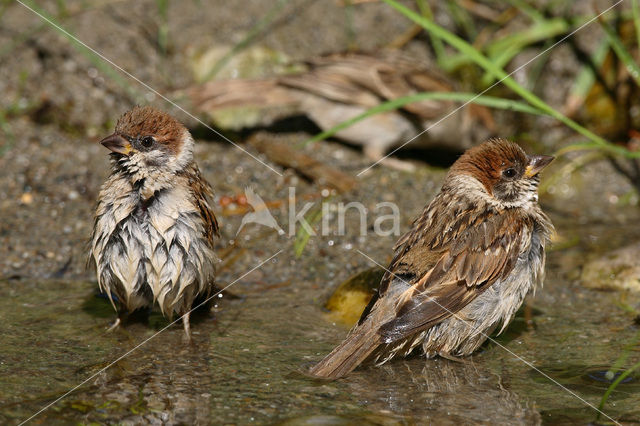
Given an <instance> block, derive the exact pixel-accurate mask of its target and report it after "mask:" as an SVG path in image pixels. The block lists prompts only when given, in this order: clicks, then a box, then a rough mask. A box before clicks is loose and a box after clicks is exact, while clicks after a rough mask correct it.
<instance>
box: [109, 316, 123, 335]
mask: <svg viewBox="0 0 640 426" xmlns="http://www.w3.org/2000/svg"><path fill="white" fill-rule="evenodd" d="M120 324H122V318H121V314H118V318H116V320H115V321H114V323H113V324H111V325H110V326H109V328H107V333H111V332H113V331H115V330H116V329H117V328H118V327H120Z"/></svg>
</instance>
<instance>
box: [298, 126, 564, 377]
mask: <svg viewBox="0 0 640 426" xmlns="http://www.w3.org/2000/svg"><path fill="white" fill-rule="evenodd" d="M552 160H553V157H551V156H546V155H530V156H527V155H526V154H525V152H524V151H523V150H522V148H520V147H519V146H518V145H517V144H515V143H513V142H510V141H507V140H505V139H490V140H488V141H486V142H484V143H482V144H480V145H478V146H476V147H473V148H471V149H469V150H467V151H466V152H465V153H464V154H463V155H462V156H461V157H460V158H458V160H457V161H456V162H455V163H454V164H453V166H452V167H451V169H450V170H449V172H448V173H447V175H446V177H445V179H444V183H443V185H442V189H441V190H440V192H439V193H438V195H437V196H436V197H435V198H434V199H433V201H432V202H431V203H430V204H429V205H427V207H426V208H425V209H424V211H423V212H422V214H421V215H420V216H419V217H418V218H417V219H416V220H415V221H414V222H413V225H412V228H411V230H410V231H409V232H408V233H406V234H405V235H404V236H402V237H401V238H400V239H399V240H398V242H397V243H396V244H395V246H394V252H395V253H394V257H393V259H392V261H391V263H390V265H389V267H388V268H387V269H386V272H385V274H384V275H383V277H382V279H381V281H380V285H379V287H378V292H377V294H375V295H374V297H373V298H372V299H371V301H370V302H369V304H368V306H367V307H366V308H365V310H364V312H363V313H362V316H361V317H360V320H359V322H358V324H357V325H356V326H355V327H354V328H353V329H352V330H351V331H350V333H349V335H348V336H347V338H346V340H345V341H344V342H342V343H341V344H340V345H339V346H338V347H336V348H335V349H334V350H333V351H332V352H331V353H330V354H329V355H327V356H326V357H325V358H324V359H323V360H322V361H320V362H319V363H318V364H316V365H315V366H313V367H312V368H311V369H310V373H311V374H312V375H313V376H317V377H323V378H331V379H335V378H339V377H342V376H344V375H346V374H347V373H349V372H351V371H352V370H353V369H355V368H356V367H357V366H358V365H359V364H361V363H362V362H363V361H372V362H373V363H375V364H383V363H385V362H387V361H389V360H390V359H392V358H394V357H396V356H407V355H408V354H409V353H411V352H412V351H413V350H414V349H415V348H416V347H418V346H421V349H422V352H424V354H425V355H426V357H427V358H432V357H435V356H438V355H439V356H441V357H444V358H450V359H458V358H457V357H464V356H467V355H470V354H471V353H473V352H474V351H475V350H476V349H478V347H480V345H482V343H483V342H484V341H485V340H486V339H487V337H488V336H489V335H490V334H491V333H492V332H493V331H494V330H495V329H496V328H497V327H498V325H499V324H500V323H501V324H502V327H501V329H500V332H502V331H503V330H504V329H505V328H506V326H507V325H508V324H509V322H510V321H511V319H512V318H513V316H514V314H515V312H516V311H517V310H518V308H519V307H520V305H521V304H522V302H523V299H524V297H525V296H526V294H527V293H528V292H529V291H530V290H533V289H535V287H536V286H537V285H541V284H542V281H543V278H544V263H545V251H544V249H545V244H546V243H547V241H548V239H549V236H550V233H551V232H552V230H553V226H552V224H551V222H550V220H549V219H548V217H547V216H546V215H545V214H544V212H543V211H542V209H541V208H540V206H539V205H538V193H537V188H538V183H539V182H540V178H539V172H540V171H541V170H542V169H543V168H544V167H545V166H546V165H548V164H549V163H550V162H551V161H552Z"/></svg>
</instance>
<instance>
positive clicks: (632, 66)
mask: <svg viewBox="0 0 640 426" xmlns="http://www.w3.org/2000/svg"><path fill="white" fill-rule="evenodd" d="M599 22H600V26H601V27H602V29H603V30H604V33H605V34H606V36H607V40H608V41H609V43H610V44H611V47H612V48H613V51H614V52H616V55H617V56H618V58H619V59H620V60H621V61H622V63H623V64H624V66H625V67H626V68H627V71H628V72H629V74H630V75H631V77H633V79H634V80H635V82H636V84H637V85H638V86H640V67H639V66H638V64H636V61H634V60H633V57H632V56H631V53H630V52H629V50H628V49H627V48H626V47H625V46H624V44H623V43H622V40H620V37H618V34H616V32H615V31H614V29H613V28H611V26H610V25H609V24H608V23H606V22H605V21H604V20H600V21H599Z"/></svg>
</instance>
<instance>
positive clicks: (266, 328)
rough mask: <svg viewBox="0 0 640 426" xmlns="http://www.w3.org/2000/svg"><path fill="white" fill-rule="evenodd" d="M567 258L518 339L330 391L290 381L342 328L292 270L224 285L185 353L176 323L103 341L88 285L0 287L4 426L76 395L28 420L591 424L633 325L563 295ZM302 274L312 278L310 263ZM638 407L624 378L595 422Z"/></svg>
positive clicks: (606, 305)
mask: <svg viewBox="0 0 640 426" xmlns="http://www.w3.org/2000/svg"><path fill="white" fill-rule="evenodd" d="M614 233H615V230H614ZM612 239H613V237H612ZM571 250H574V251H576V250H578V249H577V248H575V247H574V248H573V249H570V250H564V251H552V252H551V253H550V260H549V268H548V269H549V271H548V279H547V282H546V284H545V288H544V289H543V290H542V291H540V292H538V295H537V297H536V298H534V299H532V300H531V303H532V305H533V308H534V309H533V314H534V316H533V319H534V323H535V329H533V330H528V329H527V327H526V324H525V320H524V317H523V314H522V311H521V312H520V313H519V314H518V316H517V317H516V318H515V320H514V321H513V323H512V324H511V326H510V327H509V328H508V330H507V332H506V333H504V334H503V335H501V336H499V337H498V338H497V339H496V342H492V343H489V344H487V345H485V346H484V347H483V349H482V350H481V351H480V352H479V353H478V354H476V355H474V356H473V357H471V358H469V359H468V362H465V363H457V362H452V361H449V360H443V359H436V360H428V361H425V360H424V359H422V358H419V357H414V358H411V359H408V360H400V361H393V362H390V363H388V364H386V365H384V366H383V367H368V368H361V369H358V370H356V371H355V372H354V373H353V374H351V375H349V376H347V377H346V378H345V379H342V380H339V381H335V382H327V381H318V380H313V379H310V378H308V377H306V376H304V375H303V374H302V373H301V371H302V370H303V369H304V367H305V366H306V365H308V364H309V363H311V362H312V361H314V360H318V359H319V358H320V357H321V356H322V355H323V354H325V353H326V352H328V351H329V350H330V349H331V348H332V347H333V345H335V344H336V343H338V342H339V341H340V340H341V339H342V338H343V337H344V335H345V334H346V332H347V327H346V326H342V325H336V324H333V323H331V322H329V321H328V320H327V318H328V316H327V314H326V313H325V312H323V310H322V308H321V305H322V302H323V300H322V298H319V297H318V293H321V292H322V291H324V290H325V289H321V290H322V291H321V290H318V289H317V288H316V291H309V290H310V288H312V287H314V285H313V284H311V280H310V279H308V278H305V275H308V274H310V273H313V271H311V272H310V271H307V272H306V273H302V274H301V277H300V281H299V282H298V283H297V285H296V283H292V282H285V283H282V282H278V281H277V280H276V279H275V277H277V275H276V273H277V271H278V268H282V267H284V266H290V265H288V261H284V262H275V263H272V262H270V263H268V264H267V265H265V268H264V269H263V270H262V273H261V274H260V275H255V276H253V277H251V276H249V277H247V279H246V280H243V281H241V282H239V283H238V285H237V286H236V287H233V289H234V291H235V292H236V293H235V294H236V295H241V297H240V298H237V299H234V298H230V297H223V298H222V299H219V300H218V301H217V305H216V307H215V308H214V309H213V312H212V313H210V314H207V313H200V314H199V315H197V316H196V317H195V319H194V321H193V322H194V324H193V330H194V343H193V345H185V344H184V343H183V342H182V329H181V327H180V326H179V325H175V326H171V327H170V328H169V329H167V330H166V331H163V332H161V333H160V334H159V335H157V336H155V337H153V335H154V333H156V332H157V331H159V330H162V329H163V328H164V327H165V326H166V325H167V324H168V322H167V321H166V320H164V319H163V318H162V317H161V316H159V315H158V314H152V315H151V316H150V317H149V320H148V321H147V322H144V321H141V322H133V323H131V324H128V325H127V326H126V327H125V328H121V329H119V330H117V331H115V332H113V333H107V332H106V331H105V328H106V326H107V325H108V324H109V322H110V321H112V320H113V318H114V314H113V311H112V308H111V306H110V304H109V302H108V301H106V300H105V299H103V298H99V297H98V296H97V295H96V292H95V288H94V287H95V284H94V283H92V282H87V281H54V280H44V281H33V282H19V283H18V282H16V281H4V282H1V283H0V313H1V314H0V315H2V317H1V320H2V323H3V326H4V332H3V351H2V353H3V355H2V363H1V364H0V369H1V372H2V374H1V378H0V389H1V391H0V413H1V414H0V420H2V423H10V424H11V423H19V422H20V421H21V420H25V419H26V418H28V417H29V416H31V415H32V414H34V413H36V412H37V411H38V410H40V409H41V408H43V407H45V406H46V405H48V404H50V403H51V402H52V401H54V400H55V399H57V398H58V397H61V396H63V395H65V393H66V392H67V391H69V390H70V389H72V388H74V387H75V386H78V385H79V387H78V388H77V389H76V390H75V391H74V392H72V393H71V394H68V395H67V396H66V397H64V398H63V399H62V400H61V401H60V402H58V403H56V404H54V405H53V406H51V407H50V408H48V409H46V410H45V411H44V412H42V413H41V414H39V415H38V416H37V417H36V418H35V421H37V422H42V423H46V424H51V423H54V424H55V423H68V422H82V423H89V422H100V423H114V422H119V423H125V424H137V423H140V422H166V423H171V424H175V423H200V424H203V423H226V424H244V423H258V424H262V423H284V424H353V423H359V424H385V425H386V424H416V423H417V424H423V423H426V422H434V423H438V424H475V423H484V422H487V419H491V423H493V424H537V423H541V422H542V423H549V424H551V423H553V424H557V423H576V422H578V423H587V422H590V421H594V420H596V411H595V410H594V409H593V408H590V407H589V406H587V405H586V403H589V404H592V405H594V406H597V405H598V403H599V401H600V398H601V397H602V395H603V394H604V392H605V390H606V389H607V387H608V385H609V383H610V382H608V381H607V380H606V378H605V377H604V371H606V370H607V369H608V367H609V366H610V365H611V364H612V363H613V362H614V361H615V360H616V359H617V358H618V357H619V356H620V355H621V353H622V352H623V347H624V346H625V345H628V344H629V343H633V342H635V346H633V345H632V349H633V350H632V352H631V355H630V358H631V359H632V360H633V359H636V358H637V357H638V356H637V350H638V346H637V344H638V337H639V335H638V333H639V331H638V330H639V329H638V326H637V325H636V326H634V325H633V317H632V316H630V314H629V313H627V312H625V311H624V310H623V309H621V308H619V307H616V303H622V301H623V302H624V303H626V304H629V305H636V306H637V304H638V301H639V300H638V298H635V299H634V298H633V297H631V296H627V297H624V298H623V297H622V296H621V295H620V294H618V293H603V292H595V291H590V290H585V289H581V288H577V287H575V286H567V283H566V281H565V280H564V279H563V278H562V276H563V274H564V273H565V272H566V271H565V270H563V266H564V265H567V264H570V262H569V261H568V260H567V259H569V258H570V257H571V256H573V255H575V253H574V254H572V253H571ZM300 264H306V265H307V268H308V269H310V268H309V266H308V264H309V261H304V260H301V261H300ZM321 266H322V265H319V267H321ZM317 273H318V272H317V271H316V274H317ZM316 276H317V275H316ZM270 277H271V278H270ZM231 279H232V278H229V279H228V281H231ZM316 287H317V286H316ZM569 287H571V288H569ZM622 299H624V300H622ZM149 338H150V339H149ZM146 339H149V340H148V341H146ZM128 351H131V353H130V354H129V355H127V356H126V357H124V358H123V359H121V360H118V358H119V357H121V356H122V355H123V354H125V353H127V352H128ZM523 360H525V361H526V363H525V362H523ZM114 361H115V362H114ZM538 370H540V371H541V372H542V373H544V375H548V376H549V377H551V378H552V379H553V380H554V381H557V382H558V383H553V382H552V381H551V380H550V379H549V378H548V377H545V376H543V375H542V374H541V373H540V372H539V371H538ZM87 379H88V380H87ZM570 392H573V393H574V394H575V395H571V394H570ZM579 398H580V399H579ZM639 398H640V377H639V376H638V375H637V373H636V375H632V376H631V377H630V378H629V379H628V380H626V381H625V382H624V383H622V384H620V385H619V387H618V388H617V390H616V391H615V392H614V393H613V394H612V395H611V397H610V399H609V402H608V403H607V405H606V407H605V412H606V414H608V415H610V416H612V417H614V418H616V419H618V420H620V421H624V422H630V423H634V422H640V399H639ZM581 399H582V400H581ZM601 420H603V421H604V420H606V419H605V418H602V419H601Z"/></svg>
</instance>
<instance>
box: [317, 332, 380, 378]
mask: <svg viewBox="0 0 640 426" xmlns="http://www.w3.org/2000/svg"><path fill="white" fill-rule="evenodd" d="M380 343H381V338H380V335H379V334H378V330H377V327H373V326H372V324H371V321H366V322H365V323H363V324H361V325H360V326H358V327H356V328H355V329H354V330H353V331H352V332H351V333H350V334H349V336H347V338H346V339H345V341H344V342H342V343H341V344H340V345H338V346H337V347H336V348H335V349H334V350H333V351H331V353H330V354H329V355H327V356H326V357H324V359H323V360H322V361H320V362H319V363H317V364H316V365H315V366H313V367H312V368H311V370H309V373H310V374H311V375H313V376H316V377H321V378H326V379H338V378H340V377H343V376H345V375H347V374H349V373H350V372H351V371H353V370H354V369H355V368H356V367H357V366H358V365H360V363H362V362H363V361H364V360H365V359H367V357H369V355H371V353H373V351H375V350H376V348H377V347H378V346H379V345H380Z"/></svg>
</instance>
